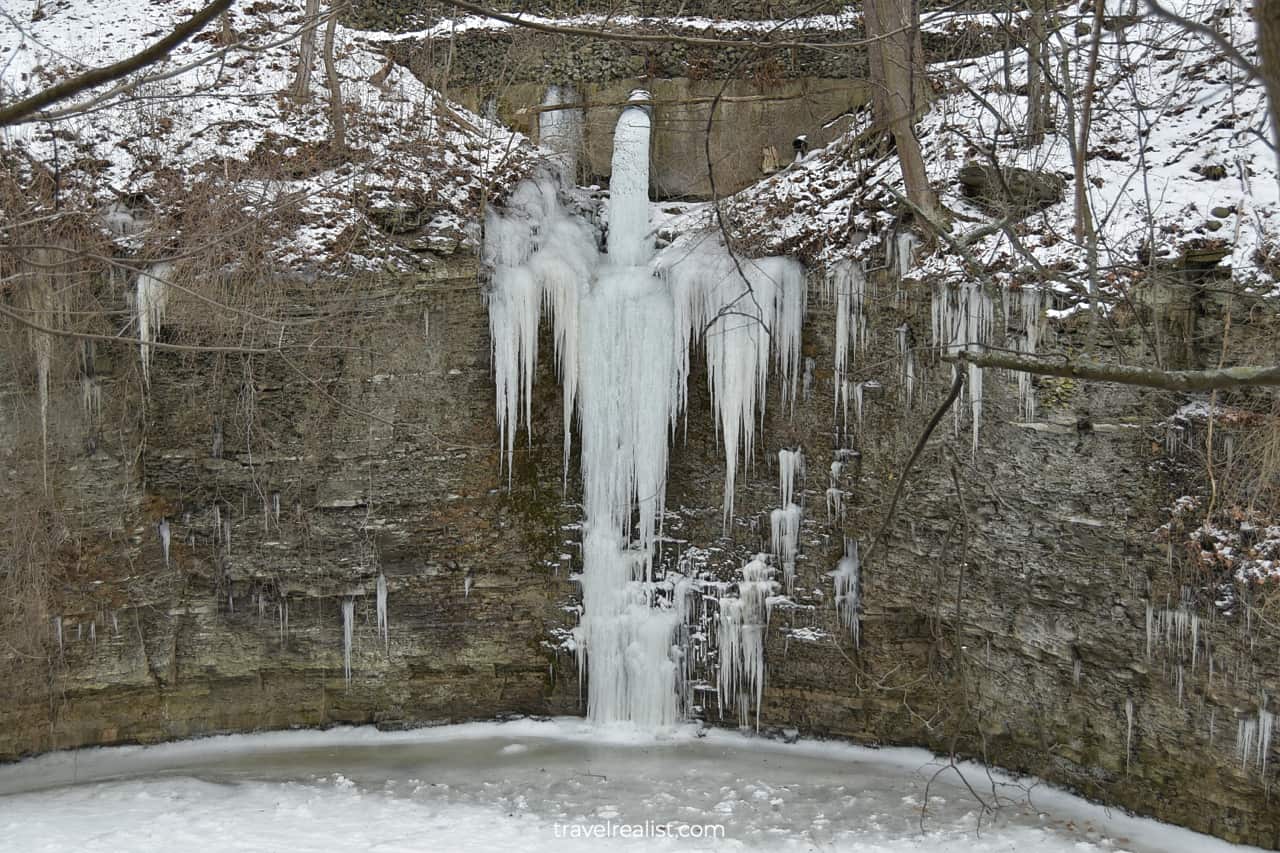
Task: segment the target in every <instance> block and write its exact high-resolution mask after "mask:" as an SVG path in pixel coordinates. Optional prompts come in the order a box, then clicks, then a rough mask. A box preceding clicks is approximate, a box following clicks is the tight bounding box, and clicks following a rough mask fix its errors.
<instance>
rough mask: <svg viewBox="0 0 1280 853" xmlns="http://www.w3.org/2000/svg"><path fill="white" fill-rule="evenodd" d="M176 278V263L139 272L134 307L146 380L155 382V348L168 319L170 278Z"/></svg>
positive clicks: (147, 382)
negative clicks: (174, 267)
mask: <svg viewBox="0 0 1280 853" xmlns="http://www.w3.org/2000/svg"><path fill="white" fill-rule="evenodd" d="M172 278H173V264H170V263H159V264H154V265H152V266H150V267H148V268H147V269H145V270H143V271H142V272H140V273H138V284H137V289H136V292H135V294H134V300H133V310H134V312H135V314H136V318H135V319H136V320H137V322H138V341H139V343H138V353H139V358H140V359H141V361H142V383H143V385H144V386H147V387H150V385H151V348H152V346H153V345H154V344H155V342H156V337H157V335H159V333H160V326H161V324H162V323H163V322H164V314H165V308H166V307H167V306H168V303H169V281H170V279H172Z"/></svg>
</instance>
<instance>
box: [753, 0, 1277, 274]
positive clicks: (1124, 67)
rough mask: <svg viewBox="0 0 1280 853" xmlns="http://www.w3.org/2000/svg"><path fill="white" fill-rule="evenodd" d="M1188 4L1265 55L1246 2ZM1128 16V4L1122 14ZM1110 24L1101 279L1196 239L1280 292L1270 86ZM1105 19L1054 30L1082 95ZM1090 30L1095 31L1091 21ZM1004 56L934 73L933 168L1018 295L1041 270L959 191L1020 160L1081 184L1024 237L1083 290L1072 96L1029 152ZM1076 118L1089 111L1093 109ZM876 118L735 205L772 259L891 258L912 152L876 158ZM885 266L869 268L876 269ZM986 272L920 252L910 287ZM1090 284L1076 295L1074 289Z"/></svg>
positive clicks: (1101, 147) (989, 263)
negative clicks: (862, 145)
mask: <svg viewBox="0 0 1280 853" xmlns="http://www.w3.org/2000/svg"><path fill="white" fill-rule="evenodd" d="M1169 5H1173V6H1174V8H1175V9H1176V10H1178V11H1180V12H1181V13H1183V14H1185V15H1187V16H1189V17H1190V18H1192V19H1194V20H1197V21H1203V22H1206V23H1208V24H1209V25H1210V26H1212V27H1213V28H1215V29H1216V30H1217V31H1219V32H1220V33H1221V34H1222V35H1223V37H1224V38H1226V39H1227V40H1229V41H1230V42H1232V43H1233V44H1234V45H1236V46H1237V48H1238V49H1239V50H1240V51H1241V52H1242V53H1243V54H1244V55H1245V56H1246V57H1250V58H1252V59H1253V60H1254V61H1256V49H1255V45H1254V41H1255V35H1254V26H1253V22H1252V19H1251V17H1250V16H1249V14H1248V11H1247V4H1245V3H1244V2H1242V0H1230V1H1229V2H1225V3H1221V4H1218V3H1209V2H1201V0H1183V2H1181V3H1178V4H1169ZM1112 7H1114V8H1112ZM1130 11H1131V9H1130V6H1129V4H1128V3H1124V4H1119V3H1115V2H1113V3H1111V4H1109V14H1111V13H1125V14H1127V13H1129V12H1130ZM1107 21H1108V23H1107V24H1104V28H1103V29H1104V32H1103V37H1102V40H1101V46H1100V54H1099V56H1100V61H1099V63H1098V76H1097V90H1098V95H1097V97H1096V99H1095V105H1094V117H1093V124H1092V132H1091V134H1090V145H1089V160H1088V179H1089V182H1090V186H1089V197H1090V205H1091V209H1092V211H1093V216H1094V218H1095V220H1096V222H1097V223H1098V225H1097V227H1098V232H1099V235H1100V242H1101V244H1102V245H1101V246H1100V257H1099V263H1100V266H1101V270H1102V278H1103V286H1104V288H1105V287H1115V286H1117V285H1122V284H1125V283H1131V282H1137V281H1140V279H1141V276H1142V274H1143V272H1144V268H1145V266H1146V264H1145V263H1144V262H1142V261H1141V260H1140V259H1141V258H1142V257H1143V256H1144V255H1145V254H1146V252H1148V251H1153V252H1154V256H1155V257H1157V258H1160V257H1163V258H1168V259H1174V258H1176V257H1178V256H1180V255H1181V254H1182V252H1183V250H1184V249H1185V248H1187V247H1189V246H1194V247H1213V246H1216V245H1226V246H1228V247H1230V250H1231V251H1230V257H1229V262H1230V264H1231V267H1232V270H1233V273H1234V275H1235V276H1236V277H1237V278H1238V279H1239V280H1241V282H1242V284H1246V285H1252V286H1255V287H1257V288H1259V289H1262V290H1270V289H1272V288H1273V287H1274V286H1275V283H1276V282H1275V277H1274V272H1273V271H1271V270H1269V269H1264V268H1263V266H1262V265H1261V263H1260V259H1261V257H1262V256H1267V257H1275V256H1277V253H1278V250H1277V243H1276V239H1277V232H1278V229H1280V205H1278V200H1280V194H1278V192H1277V169H1276V155H1275V153H1274V152H1272V151H1271V150H1269V148H1268V146H1267V142H1266V138H1265V137H1266V135H1267V134H1269V132H1270V131H1269V128H1268V127H1267V124H1266V122H1267V115H1268V113H1267V103H1266V98H1265V95H1264V92H1263V90H1262V87H1261V84H1260V83H1259V82H1258V81H1256V80H1252V81H1251V80H1249V79H1247V78H1246V76H1245V75H1244V73H1243V72H1241V71H1240V70H1239V69H1237V68H1235V67H1234V66H1232V65H1231V64H1230V63H1229V62H1227V61H1226V60H1224V59H1223V58H1222V57H1221V53H1220V51H1219V50H1218V49H1217V48H1216V47H1214V46H1213V45H1212V44H1211V43H1210V42H1209V41H1208V40H1207V39H1205V38H1204V37H1202V36H1198V35H1194V34H1191V33H1189V32H1188V31H1187V30H1186V29H1184V28H1183V27H1181V26H1179V25H1177V24H1174V23H1168V22H1164V21H1160V20H1157V19H1155V18H1153V17H1150V16H1148V17H1143V18H1140V19H1137V20H1136V22H1134V23H1131V24H1129V25H1127V26H1125V25H1123V24H1124V23H1125V22H1124V21H1123V20H1121V19H1117V18H1114V17H1109V18H1108V19H1107ZM1089 23H1091V18H1090V17H1089V16H1088V15H1086V16H1080V15H1078V14H1075V13H1074V12H1073V10H1071V9H1069V8H1068V9H1064V10H1063V17H1062V18H1061V27H1060V28H1059V29H1058V31H1057V32H1056V33H1053V34H1051V35H1050V42H1051V43H1052V44H1053V45H1054V47H1055V56H1054V59H1053V60H1052V63H1053V67H1055V69H1061V68H1062V65H1063V57H1064V56H1065V57H1066V58H1067V63H1066V64H1067V65H1068V66H1069V68H1070V75H1069V76H1068V77H1064V79H1069V80H1070V81H1072V83H1071V85H1072V87H1073V88H1074V91H1075V92H1076V93H1077V95H1076V100H1077V101H1078V100H1079V95H1078V93H1079V92H1081V91H1082V90H1083V88H1084V84H1085V79H1086V72H1087V67H1088V64H1089V63H1088V62H1087V58H1088V51H1089V43H1090V40H1091V35H1090V33H1089V29H1088V28H1087V27H1085V26H1084V25H1086V24H1089ZM1078 25H1080V27H1079V29H1078V28H1077V27H1078ZM1009 58H1010V63H1009V66H1008V68H1007V69H1006V66H1005V57H1004V55H1002V54H1000V53H996V54H991V55H989V56H985V57H980V58H976V59H965V60H961V61H957V62H953V63H946V64H940V65H935V66H933V67H932V68H931V69H930V74H931V77H932V78H933V80H934V85H935V89H937V90H940V91H939V92H938V96H937V99H936V100H935V102H934V103H933V105H932V107H931V109H930V110H929V112H928V113H927V114H926V115H925V116H924V118H923V119H922V121H921V122H920V125H919V135H920V138H921V144H922V147H923V153H924V161H925V164H926V167H927V170H928V173H929V178H930V182H931V183H932V185H933V186H934V188H935V189H936V190H938V192H939V195H940V201H941V203H942V204H943V205H944V206H945V207H946V208H947V209H949V210H950V211H953V212H954V214H955V221H954V223H953V225H952V233H953V234H954V235H955V236H956V237H957V238H958V239H960V240H961V241H967V240H970V239H971V240H972V242H971V243H970V245H969V246H968V252H969V254H970V255H971V258H972V260H973V261H974V263H975V264H976V265H977V266H978V267H980V268H981V269H982V270H984V271H985V272H987V273H989V274H990V275H991V276H992V277H993V278H994V279H995V280H997V281H999V282H1001V283H1003V284H1016V283H1019V282H1021V281H1026V280H1035V279H1037V278H1041V277H1042V276H1041V275H1040V274H1039V273H1038V272H1037V271H1036V270H1035V269H1034V267H1033V263H1032V261H1030V260H1028V259H1027V258H1026V257H1025V256H1024V255H1023V254H1021V253H1020V252H1019V251H1018V250H1017V249H1016V248H1015V247H1014V246H1013V244H1012V243H1011V241H1010V240H1009V238H1008V237H1007V236H1006V235H1005V234H1003V233H1000V232H998V231H997V232H996V233H994V234H989V235H987V236H981V235H980V234H979V233H978V232H979V230H980V229H982V228H983V227H984V226H986V225H988V224H989V223H990V222H991V221H992V216H991V215H990V214H989V213H986V212H984V211H983V210H982V209H980V208H978V207H976V206H975V205H974V203H973V202H971V201H970V200H969V199H967V198H965V197H964V196H963V195H962V194H961V192H960V188H959V185H958V183H957V181H956V175H957V172H958V171H959V169H960V168H961V167H962V166H964V165H965V164H966V163H979V164H982V165H989V164H990V162H991V160H990V157H991V155H994V157H995V158H996V159H997V160H998V161H999V162H1000V164H1001V165H1002V166H1006V167H1007V166H1019V167H1023V168H1028V169H1035V170H1039V171H1043V172H1049V173H1053V174H1057V175H1058V176H1060V177H1063V178H1066V179H1067V180H1066V182H1065V184H1066V193H1065V196H1066V197H1065V198H1064V200H1063V201H1061V202H1059V203H1057V204H1054V205H1052V206H1051V207H1049V208H1047V209H1045V210H1043V211H1042V212H1039V213H1036V214H1033V215H1032V216H1030V217H1029V218H1028V219H1027V220H1026V221H1025V222H1024V223H1022V224H1019V225H1017V226H1015V228H1014V230H1015V232H1016V233H1017V234H1018V235H1019V236H1020V238H1021V242H1022V243H1023V244H1024V246H1025V248H1026V250H1027V251H1028V252H1029V253H1030V254H1031V255H1032V256H1034V259H1035V262H1036V263H1038V264H1040V265H1042V266H1043V267H1045V268H1048V269H1049V270H1054V271H1057V272H1060V273H1062V274H1063V275H1062V280H1061V281H1059V282H1058V283H1057V285H1056V286H1057V289H1058V290H1060V291H1061V292H1063V293H1064V294H1067V295H1068V296H1070V295H1072V294H1075V295H1077V296H1078V294H1079V293H1080V291H1081V290H1082V289H1083V286H1082V285H1079V284H1078V282H1079V281H1080V279H1081V277H1082V276H1081V273H1082V271H1083V270H1084V269H1085V257H1086V252H1085V247H1084V246H1083V245H1082V244H1081V243H1079V242H1077V241H1076V240H1075V239H1074V238H1073V235H1072V224H1073V221H1074V220H1073V209H1072V198H1071V193H1072V182H1071V180H1070V177H1071V174H1072V159H1071V141H1070V138H1069V135H1068V134H1067V133H1066V131H1067V129H1068V128H1069V122H1068V118H1069V116H1068V114H1067V111H1066V106H1065V102H1064V100H1063V99H1061V98H1059V99H1056V100H1055V104H1056V107H1055V110H1056V126H1054V127H1051V128H1050V130H1049V132H1048V134H1047V135H1046V138H1045V140H1044V142H1043V143H1042V144H1039V145H1035V146H1032V147H1023V146H1022V145H1021V134H1022V129H1023V127H1024V125H1025V115H1026V109H1027V98H1026V89H1025V84H1026V60H1025V53H1024V52H1022V51H1015V52H1013V53H1012V54H1011V55H1010V57H1009ZM1077 109H1078V104H1077ZM864 125H865V122H864V123H862V124H858V125H857V126H855V127H854V128H853V129H852V130H850V131H849V132H848V133H846V134H845V135H844V137H842V138H841V139H839V140H837V141H835V142H833V143H832V144H831V145H829V146H828V147H827V148H826V149H824V150H820V151H815V152H811V153H810V154H809V156H808V157H807V159H806V160H805V161H804V162H803V163H799V164H795V165H794V166H792V167H790V168H788V169H786V170H784V171H783V172H780V173H779V174H777V175H775V176H773V177H772V178H770V179H768V180H766V181H764V182H762V183H761V184H759V185H757V186H755V187H752V188H749V189H748V190H746V191H744V192H743V193H741V194H740V195H739V196H738V197H736V198H735V199H734V200H733V201H732V204H731V208H732V217H733V221H734V222H735V225H736V227H737V229H738V230H739V231H740V232H741V234H742V235H743V237H744V238H746V240H747V241H748V242H749V243H750V244H751V245H752V246H753V249H754V250H755V251H758V252H759V253H762V254H773V253H779V252H783V253H790V252H800V253H802V254H804V255H805V256H806V257H807V258H809V259H812V260H816V261H819V262H828V263H829V262H833V261H837V260H840V259H842V258H847V257H868V258H871V259H873V260H874V257H878V256H881V255H882V254H883V252H884V248H883V246H882V245H881V244H880V241H879V240H878V239H872V240H868V241H866V242H862V241H861V235H864V234H871V235H873V236H876V235H882V234H884V233H887V232H888V231H889V230H890V229H891V228H892V227H893V225H894V218H893V216H892V215H891V214H890V213H889V212H888V211H889V210H892V209H896V208H897V207H898V204H897V201H896V199H895V198H894V196H893V194H892V193H890V192H888V191H887V189H886V188H887V187H892V188H893V189H894V190H895V191H896V192H898V193H901V192H902V187H901V175H900V172H899V168H898V162H897V158H896V157H894V156H892V155H890V156H885V157H883V158H880V159H870V158H864V157H863V156H862V154H861V153H860V152H859V151H858V150H857V148H856V146H854V145H853V143H854V141H855V139H856V136H857V134H858V132H859V131H860V130H862V128H863V126H864ZM877 265H879V264H878V263H871V264H869V266H877ZM973 273H974V271H973V269H971V267H970V265H969V264H968V263H967V262H966V261H965V259H964V258H963V257H961V256H960V255H959V254H958V253H956V252H954V251H947V250H945V249H944V250H939V251H934V252H932V253H930V254H927V255H925V256H923V257H921V258H919V259H918V263H917V265H916V267H915V269H914V270H912V273H911V274H912V276H913V277H916V278H923V279H929V280H934V281H936V280H939V279H941V280H948V281H955V282H959V281H962V280H972V278H973ZM1073 275H1074V276H1075V279H1076V282H1077V284H1076V285H1074V286H1073V284H1072V282H1071V281H1070V279H1071V277H1072V276H1073Z"/></svg>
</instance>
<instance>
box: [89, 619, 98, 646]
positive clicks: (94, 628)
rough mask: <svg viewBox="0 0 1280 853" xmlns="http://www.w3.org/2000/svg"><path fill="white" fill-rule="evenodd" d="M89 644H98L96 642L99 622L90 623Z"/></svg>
mask: <svg viewBox="0 0 1280 853" xmlns="http://www.w3.org/2000/svg"><path fill="white" fill-rule="evenodd" d="M89 642H91V643H96V642H98V623H97V621H92V622H90V623H89Z"/></svg>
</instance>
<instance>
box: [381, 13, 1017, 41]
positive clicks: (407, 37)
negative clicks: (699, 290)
mask: <svg viewBox="0 0 1280 853" xmlns="http://www.w3.org/2000/svg"><path fill="white" fill-rule="evenodd" d="M512 17H515V18H518V19H519V20H520V21H521V22H523V23H528V24H553V25H556V26H561V27H605V28H608V29H611V30H614V31H624V30H629V29H660V30H662V31H664V32H675V33H679V34H680V35H686V36H687V35H699V34H703V35H707V36H711V37H715V38H724V37H728V36H734V35H741V36H743V37H748V36H751V35H758V34H760V33H771V34H772V33H782V34H786V35H788V36H791V35H794V34H796V33H805V32H823V31H825V32H830V33H840V32H844V31H849V30H857V29H860V28H861V27H862V10H861V8H860V7H859V6H844V7H842V8H841V9H840V10H839V11H838V12H831V13H828V14H822V15H796V16H795V17H791V18H785V19H751V20H742V19H726V18H708V17H705V16H700V15H677V16H671V17H662V18H656V17H646V16H642V15H598V14H585V15H570V16H566V17H559V18H548V17H544V16H542V15H534V14H530V13H526V12H521V13H518V14H515V15H512ZM1023 17H1025V12H1013V13H1011V14H1009V13H1004V14H1002V15H1001V18H1002V19H1004V20H1006V22H1008V21H1016V20H1018V19H1020V18H1023ZM514 26H518V24H514V23H511V22H509V21H505V20H497V19H495V18H489V17H486V16H483V15H463V16H461V17H457V18H447V19H444V20H439V21H436V22H435V23H432V24H430V25H429V26H423V27H421V28H420V29H414V30H406V31H404V32H394V33H388V32H377V31H373V30H370V31H366V32H365V34H364V36H365V38H368V39H369V40H370V41H377V42H391V41H418V40H420V39H428V38H430V39H439V38H448V37H450V36H455V35H462V34H464V33H467V32H473V31H475V30H491V31H492V30H505V29H510V28H511V27H514ZM920 26H921V27H922V29H924V30H925V31H926V32H936V33H968V32H972V30H973V29H974V28H975V27H977V28H984V27H985V28H991V29H995V28H997V27H998V26H999V24H998V23H996V21H995V19H994V18H993V16H991V15H989V14H987V13H979V12H955V11H951V10H940V11H928V10H926V11H922V12H921V13H920Z"/></svg>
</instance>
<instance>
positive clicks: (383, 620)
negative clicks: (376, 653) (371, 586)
mask: <svg viewBox="0 0 1280 853" xmlns="http://www.w3.org/2000/svg"><path fill="white" fill-rule="evenodd" d="M377 599H378V635H379V636H381V637H382V646H383V648H390V645H391V625H390V623H389V622H388V621H387V578H386V575H384V574H382V573H381V572H379V573H378V584H377Z"/></svg>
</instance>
